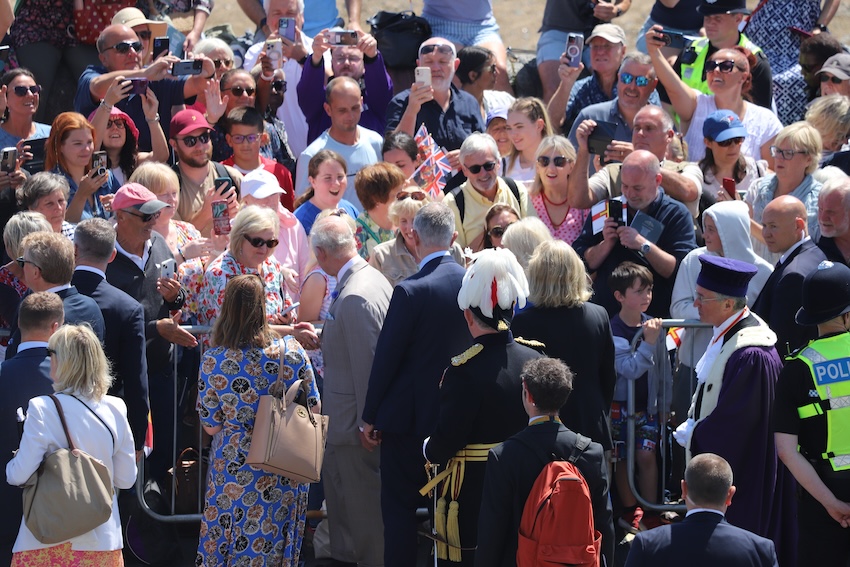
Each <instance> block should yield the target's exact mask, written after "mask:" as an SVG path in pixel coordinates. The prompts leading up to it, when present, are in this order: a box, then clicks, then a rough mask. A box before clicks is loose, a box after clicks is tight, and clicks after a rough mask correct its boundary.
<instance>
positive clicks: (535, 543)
mask: <svg viewBox="0 0 850 567" xmlns="http://www.w3.org/2000/svg"><path fill="white" fill-rule="evenodd" d="M589 445H590V438H588V437H584V436H582V435H578V437H577V438H576V444H575V447H574V448H573V450H572V453H571V454H570V456H569V458H568V459H567V460H563V458H562V457H558V456H556V455H552V456H550V457H548V458H546V461H547V462H546V464H545V465H544V467H543V470H542V471H540V474H539V475H538V476H537V480H535V481H534V486H532V487H531V492H530V493H529V494H528V498H527V499H526V501H525V507H524V508H523V511H522V519H521V520H520V524H519V536H518V542H517V543H518V545H517V554H516V564H517V567H556V566H565V565H571V566H581V567H598V566H599V557H600V555H601V554H600V549H601V547H602V533H601V532H599V531H598V530H596V529H594V525H593V507H592V506H591V500H590V489H589V488H588V486H587V482H586V481H585V480H584V476H582V474H581V471H579V470H578V467H577V466H576V465H575V463H576V461H577V460H578V458H579V457H580V456H581V454H582V452H583V451H584V450H585V449H587V447H588V446H589ZM526 446H527V447H529V448H531V449H532V450H534V451H535V452H538V453H539V451H537V449H535V448H533V447H531V446H530V445H528V444H526ZM553 459H554V460H553Z"/></svg>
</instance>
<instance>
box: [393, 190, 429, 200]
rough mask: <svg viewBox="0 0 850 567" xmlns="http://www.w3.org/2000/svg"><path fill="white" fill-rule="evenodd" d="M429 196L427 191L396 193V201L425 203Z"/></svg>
mask: <svg viewBox="0 0 850 567" xmlns="http://www.w3.org/2000/svg"><path fill="white" fill-rule="evenodd" d="M426 197H428V195H426V194H425V191H399V192H398V193H396V196H395V200H396V201H404V200H405V199H413V200H414V201H424V200H425V198H426Z"/></svg>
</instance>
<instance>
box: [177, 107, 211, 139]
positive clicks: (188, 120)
mask: <svg viewBox="0 0 850 567" xmlns="http://www.w3.org/2000/svg"><path fill="white" fill-rule="evenodd" d="M200 128H205V129H207V130H212V126H210V124H209V122H207V119H206V118H204V115H203V114H201V113H200V112H198V111H197V110H192V109H191V108H187V109H185V110H181V111H180V112H178V113H177V114H175V115H174V116H172V117H171V124H170V126H169V128H168V132H169V137H171V138H176V137H178V136H183V135H184V134H188V133H189V132H194V131H195V130H198V129H200Z"/></svg>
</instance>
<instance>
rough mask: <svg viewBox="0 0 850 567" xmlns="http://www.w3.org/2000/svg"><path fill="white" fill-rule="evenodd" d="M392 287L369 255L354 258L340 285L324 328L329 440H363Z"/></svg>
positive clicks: (324, 403) (357, 442)
mask: <svg viewBox="0 0 850 567" xmlns="http://www.w3.org/2000/svg"><path fill="white" fill-rule="evenodd" d="M392 293H393V290H392V287H391V286H390V284H389V283H388V282H387V279H386V278H385V277H384V276H383V275H382V274H381V272H379V271H378V270H376V269H375V268H373V267H372V266H370V265H369V264H367V263H366V262H365V261H364V262H357V263H355V264H354V265H353V266H352V267H351V268H350V269H349V270H348V271H347V272H346V273H345V274H344V275H343V277H342V279H341V280H340V281H339V283H338V284H337V286H336V290H335V294H337V295H336V299H334V300H333V302H332V303H331V306H330V309H329V310H328V317H327V319H326V321H325V326H324V328H323V329H322V354H323V355H324V360H325V375H324V392H323V397H322V410H323V412H324V413H325V414H326V415H328V416H330V422H329V425H328V443H332V444H337V445H360V438H359V435H358V432H359V429H358V428H359V426H360V425H361V422H360V416H361V415H362V413H363V407H364V406H365V405H366V390H367V389H368V387H369V373H370V372H371V370H372V360H373V359H374V357H375V345H376V344H377V343H378V335H380V333H381V326H382V325H383V324H384V317H385V316H386V314H387V309H388V308H389V306H390V298H391V297H392Z"/></svg>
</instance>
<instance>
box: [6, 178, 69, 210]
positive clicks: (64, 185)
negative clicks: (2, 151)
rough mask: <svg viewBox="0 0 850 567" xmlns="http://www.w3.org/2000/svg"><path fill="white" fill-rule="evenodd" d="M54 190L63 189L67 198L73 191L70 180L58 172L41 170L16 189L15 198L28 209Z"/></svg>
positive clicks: (23, 207)
mask: <svg viewBox="0 0 850 567" xmlns="http://www.w3.org/2000/svg"><path fill="white" fill-rule="evenodd" d="M54 191H62V193H63V194H64V195H65V199H66V200H67V199H68V193H69V192H70V191H71V187H70V186H69V185H68V180H67V179H65V176H63V175H59V174H58V173H51V172H49V171H40V172H38V173H36V174H35V175H33V176H32V177H30V178H29V179H27V180H26V181H24V183H23V185H21V186H20V187H19V188H18V190H17V191H16V193H15V198H16V199H17V201H18V206H19V207H20V208H22V209H24V210H28V209H31V208H32V207H34V206H35V204H36V203H38V201H39V199H41V198H42V197H47V196H48V195H51V194H52V193H53V192H54Z"/></svg>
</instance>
